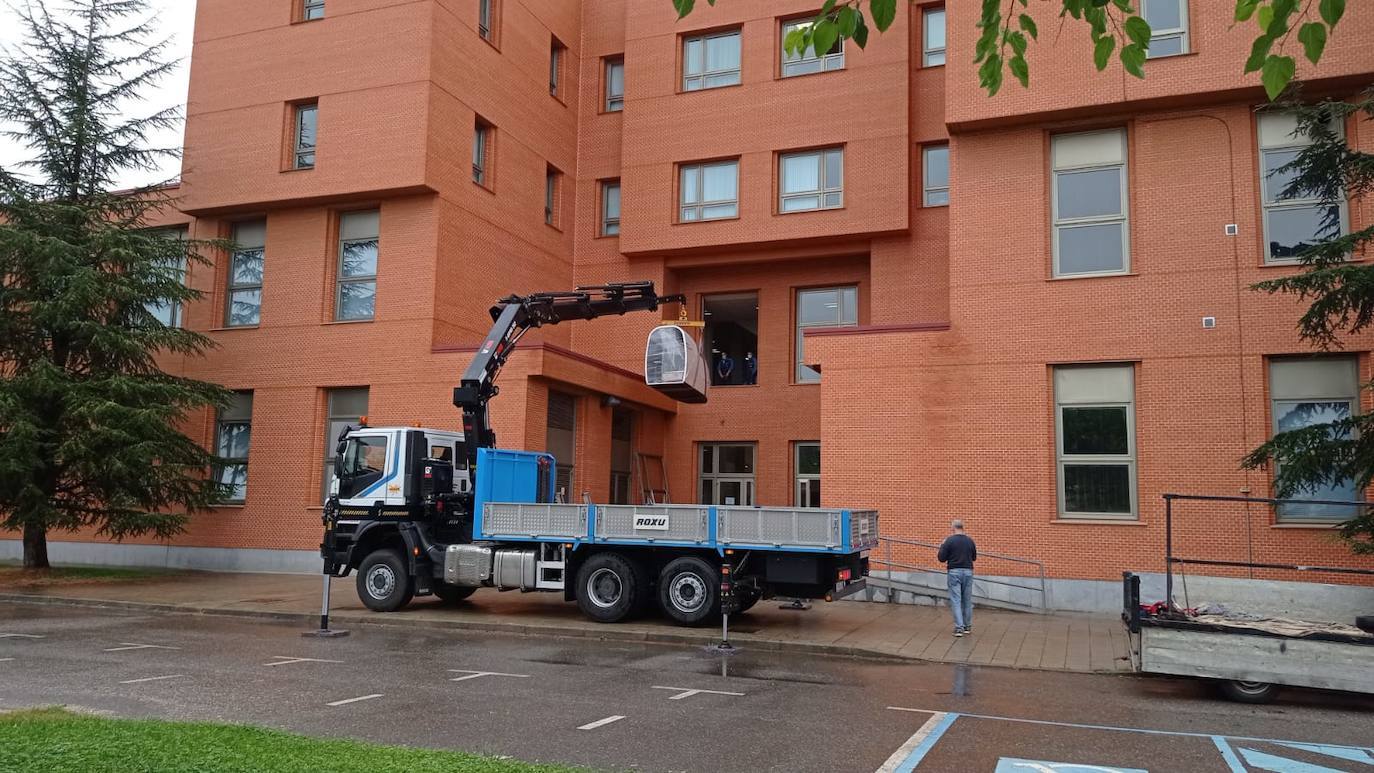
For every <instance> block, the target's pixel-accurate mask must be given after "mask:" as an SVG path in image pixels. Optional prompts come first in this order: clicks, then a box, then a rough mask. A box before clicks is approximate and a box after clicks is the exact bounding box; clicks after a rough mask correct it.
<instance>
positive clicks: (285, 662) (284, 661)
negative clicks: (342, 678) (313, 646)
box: [263, 655, 343, 666]
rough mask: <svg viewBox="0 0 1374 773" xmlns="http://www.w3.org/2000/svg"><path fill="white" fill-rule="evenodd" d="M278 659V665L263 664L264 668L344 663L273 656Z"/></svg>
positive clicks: (320, 659)
mask: <svg viewBox="0 0 1374 773" xmlns="http://www.w3.org/2000/svg"><path fill="white" fill-rule="evenodd" d="M272 657H274V658H277V659H278V660H277V662H276V663H263V665H264V666H289V665H291V664H292V663H342V662H343V661H342V660H324V659H322V658H289V657H287V656H285V655H273V656H272Z"/></svg>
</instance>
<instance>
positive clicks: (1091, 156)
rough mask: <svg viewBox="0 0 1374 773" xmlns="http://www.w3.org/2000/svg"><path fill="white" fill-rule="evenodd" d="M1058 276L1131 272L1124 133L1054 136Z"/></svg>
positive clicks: (1055, 232)
mask: <svg viewBox="0 0 1374 773" xmlns="http://www.w3.org/2000/svg"><path fill="white" fill-rule="evenodd" d="M1051 155H1052V156H1053V167H1054V171H1053V177H1054V180H1053V188H1054V191H1053V196H1052V199H1053V201H1052V209H1053V213H1052V217H1053V220H1054V234H1053V242H1054V275H1055V276H1057V277H1065V276H1084V275H1093V274H1124V273H1126V272H1128V271H1130V229H1129V228H1128V217H1127V207H1128V203H1127V193H1126V132H1125V130H1124V129H1108V130H1106V131H1093V132H1080V133H1077V134H1060V135H1056V136H1055V137H1054V139H1053V141H1052V143H1051Z"/></svg>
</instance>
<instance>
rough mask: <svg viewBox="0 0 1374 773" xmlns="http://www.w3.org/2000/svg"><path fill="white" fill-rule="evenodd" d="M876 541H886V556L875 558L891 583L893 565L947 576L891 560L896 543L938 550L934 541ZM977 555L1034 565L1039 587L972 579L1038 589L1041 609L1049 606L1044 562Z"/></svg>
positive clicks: (1030, 589) (887, 539)
mask: <svg viewBox="0 0 1374 773" xmlns="http://www.w3.org/2000/svg"><path fill="white" fill-rule="evenodd" d="M878 541H879V542H880V543H886V547H887V549H886V556H887V557H886V558H883V559H877V563H879V564H882V565H883V566H886V567H887V577H886V579H887V581H888V582H890V583H891V582H897V580H895V579H894V578H893V576H892V574H893V572H892V570H893V568H894V567H895V568H899V569H906V570H911V571H917V572H926V573H929V574H943V575H945V576H949V572H947V571H945V570H943V569H932V568H930V567H925V566H919V565H916V564H906V563H902V562H899V561H893V560H892V546H893V545H894V544H896V545H910V546H912V547H922V548H932V549H935V550H939V548H940V546H939V545H938V544H935V543H932V542H922V541H921V540H914V539H903V538H901V537H883V536H879V537H878ZM979 555H981V556H987V557H988V558H997V559H1001V560H1003V561H1012V562H1014V563H1018V564H1027V565H1030V566H1034V567H1036V569H1037V570H1038V574H1039V580H1040V587H1039V588H1037V587H1035V586H1034V585H1021V584H1019V583H1014V582H1005V581H1003V580H993V579H990V578H987V577H975V578H974V581H975V582H983V583H992V584H993V585H1004V586H1006V587H1009V588H1019V589H1021V590H1029V591H1039V592H1040V606H1041V609H1047V608H1048V607H1049V594H1048V593H1047V592H1046V581H1045V564H1044V562H1043V561H1036V560H1034V559H1030V558H1021V557H1019V556H1008V555H1004V554H1001V553H988V552H986V551H980V553H979ZM870 560H872V559H870ZM1032 579H1033V578H1032ZM892 600H893V597H892V595H891V594H889V595H888V601H889V602H891V601H892Z"/></svg>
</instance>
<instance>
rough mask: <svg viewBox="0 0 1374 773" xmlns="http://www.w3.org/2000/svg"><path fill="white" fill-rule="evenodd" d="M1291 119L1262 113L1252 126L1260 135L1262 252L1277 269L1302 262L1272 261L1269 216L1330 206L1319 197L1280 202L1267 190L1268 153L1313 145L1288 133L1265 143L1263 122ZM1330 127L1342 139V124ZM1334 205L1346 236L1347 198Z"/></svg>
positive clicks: (1273, 259) (1290, 260)
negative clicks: (1275, 213) (1266, 160)
mask: <svg viewBox="0 0 1374 773" xmlns="http://www.w3.org/2000/svg"><path fill="white" fill-rule="evenodd" d="M1292 120H1293V118H1292V113H1282V112H1273V113H1261V114H1260V115H1259V117H1258V119H1257V120H1256V122H1255V125H1256V126H1257V127H1258V132H1259V139H1258V145H1259V154H1258V159H1259V184H1260V204H1261V208H1262V210H1263V211H1262V212H1261V215H1260V217H1261V228H1262V230H1263V232H1264V242H1263V249H1264V262H1265V264H1266V265H1278V266H1285V265H1290V266H1291V265H1296V264H1298V263H1301V260H1300V259H1299V258H1275V257H1274V256H1273V252H1272V251H1271V250H1270V242H1269V217H1270V215H1271V214H1273V213H1274V212H1281V211H1283V210H1296V209H1321V208H1325V207H1328V206H1331V205H1330V204H1329V203H1327V202H1323V201H1322V200H1321V199H1318V198H1311V197H1308V198H1301V199H1280V198H1277V196H1278V194H1280V193H1282V191H1272V192H1271V191H1270V190H1269V175H1267V174H1265V171H1264V168H1265V163H1264V162H1265V158H1266V157H1268V155H1269V154H1271V153H1291V152H1293V151H1301V150H1302V149H1303V148H1305V147H1307V146H1308V145H1310V144H1312V143H1311V140H1308V139H1306V138H1303V137H1297V136H1293V134H1291V133H1290V134H1286V136H1284V137H1283V138H1282V139H1277V140H1272V141H1266V140H1265V138H1264V135H1265V134H1266V133H1268V132H1266V131H1265V123H1266V122H1269V121H1273V122H1275V124H1276V125H1277V122H1279V121H1283V122H1285V123H1288V122H1291V121H1292ZM1332 128H1333V129H1334V130H1335V131H1336V132H1337V133H1338V134H1340V136H1342V137H1344V136H1345V127H1344V126H1343V125H1341V124H1339V123H1334V124H1333V126H1332ZM1295 129H1296V125H1295ZM1275 133H1282V130H1281V129H1280V130H1278V131H1277V132H1275ZM1271 193H1272V194H1273V196H1271V195H1270V194H1271ZM1336 206H1337V207H1338V211H1339V212H1340V218H1341V233H1342V234H1348V233H1350V207H1349V202H1348V201H1347V200H1346V198H1345V197H1344V196H1342V197H1341V199H1340V201H1339V202H1337V203H1336ZM1313 235H1314V236H1315V234H1313Z"/></svg>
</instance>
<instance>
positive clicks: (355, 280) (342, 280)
mask: <svg viewBox="0 0 1374 773" xmlns="http://www.w3.org/2000/svg"><path fill="white" fill-rule="evenodd" d="M369 213H376V214H377V219H378V223H379V224H380V222H381V213H380V211H379V210H375V209H374V210H358V211H356V212H344V213H343V214H341V215H340V216H339V223H340V236H339V256H338V263H337V265H336V266H335V267H334V321H335V322H363V321H368V320H372V319H375V318H376V317H377V270H378V268H379V267H380V265H381V262H382V238H381V227H380V225H379V226H378V229H377V230H378V233H377V234H376V235H375V236H367V237H357V238H351V239H345V238H343V235H342V231H343V223H344V220H345V219H346V218H348V217H349V216H350V215H367V214H369ZM366 242H376V243H377V259H376V261H375V263H376V265H374V266H373V269H372V273H371V274H356V275H354V276H348V277H345V276H344V250H345V249H346V248H347V247H348V246H349V245H352V244H363V243H366ZM349 284H370V285H372V315H371V316H367V317H345V316H343V291H344V285H349Z"/></svg>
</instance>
